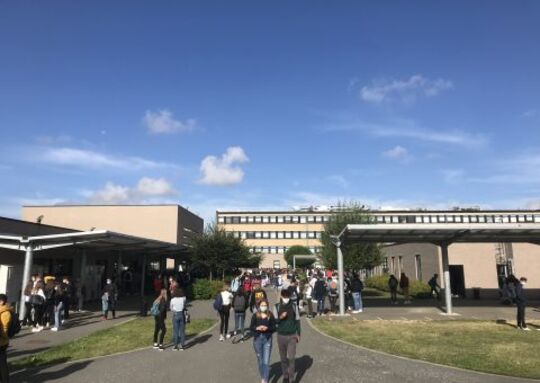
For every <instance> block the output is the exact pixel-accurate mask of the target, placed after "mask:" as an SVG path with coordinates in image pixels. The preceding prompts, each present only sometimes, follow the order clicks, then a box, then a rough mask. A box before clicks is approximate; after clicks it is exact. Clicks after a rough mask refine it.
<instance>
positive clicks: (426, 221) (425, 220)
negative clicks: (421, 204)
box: [422, 215, 429, 223]
mask: <svg viewBox="0 0 540 383" xmlns="http://www.w3.org/2000/svg"><path fill="white" fill-rule="evenodd" d="M422 221H423V222H424V223H429V216H427V215H426V216H424V217H422Z"/></svg>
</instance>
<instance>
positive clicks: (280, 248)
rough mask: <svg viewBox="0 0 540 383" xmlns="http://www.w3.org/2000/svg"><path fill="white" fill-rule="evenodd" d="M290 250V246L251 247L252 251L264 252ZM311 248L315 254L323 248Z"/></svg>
mask: <svg viewBox="0 0 540 383" xmlns="http://www.w3.org/2000/svg"><path fill="white" fill-rule="evenodd" d="M287 250H289V247H288V246H255V247H252V248H250V249H249V251H250V252H252V253H262V254H285V252H286V251H287ZM309 250H310V251H311V252H312V253H313V254H317V253H320V252H321V248H320V247H318V246H314V247H310V248H309Z"/></svg>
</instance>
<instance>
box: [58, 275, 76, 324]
mask: <svg viewBox="0 0 540 383" xmlns="http://www.w3.org/2000/svg"><path fill="white" fill-rule="evenodd" d="M61 287H62V294H63V298H64V302H63V303H64V305H63V306H64V307H63V309H64V320H68V319H69V309H70V308H71V303H72V302H73V301H74V298H75V296H74V295H75V294H74V293H75V292H74V291H73V285H72V284H71V281H70V280H69V279H68V277H64V279H63V280H62V286H61Z"/></svg>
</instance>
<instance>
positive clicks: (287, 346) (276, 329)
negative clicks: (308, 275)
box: [214, 273, 301, 383]
mask: <svg viewBox="0 0 540 383" xmlns="http://www.w3.org/2000/svg"><path fill="white" fill-rule="evenodd" d="M285 286H286V287H285ZM299 298H300V294H299V288H298V285H297V283H296V280H295V279H294V278H291V279H289V280H288V283H287V284H284V285H283V286H281V288H280V289H279V298H278V303H277V304H275V305H274V306H273V307H272V308H271V307H270V301H269V299H268V296H267V293H266V291H265V290H264V289H263V287H262V283H261V279H260V278H258V277H254V276H252V275H250V273H245V274H239V275H236V276H235V278H234V279H233V281H232V282H231V284H230V285H228V284H225V285H224V286H223V290H222V291H221V292H220V293H218V294H217V295H216V297H215V299H214V309H215V310H216V311H217V312H218V314H219V317H220V337H219V341H220V342H223V341H224V340H225V339H229V338H231V337H232V336H234V337H235V338H234V339H235V340H236V341H235V340H233V343H237V342H241V343H243V342H244V340H245V339H246V337H245V320H246V312H247V310H248V309H249V310H250V312H251V313H252V316H251V321H250V325H249V330H250V333H251V334H252V336H253V348H254V351H255V355H256V359H257V365H258V369H259V374H260V377H261V382H262V383H267V382H268V381H269V375H270V357H271V354H272V345H273V338H274V336H273V335H274V333H277V336H276V340H277V343H278V349H279V355H280V360H281V369H282V374H283V382H285V383H288V382H293V381H294V378H295V373H296V371H295V359H296V345H297V343H298V342H300V335H301V326H300V309H299ZM231 310H232V311H234V319H235V326H234V331H233V332H232V334H231V333H230V332H229V330H228V326H229V316H230V312H231ZM237 335H239V336H240V338H239V339H238V338H236V337H237Z"/></svg>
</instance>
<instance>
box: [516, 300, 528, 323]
mask: <svg viewBox="0 0 540 383" xmlns="http://www.w3.org/2000/svg"><path fill="white" fill-rule="evenodd" d="M517 326H518V328H526V327H527V323H525V305H524V304H523V303H518V304H517Z"/></svg>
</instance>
